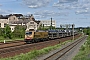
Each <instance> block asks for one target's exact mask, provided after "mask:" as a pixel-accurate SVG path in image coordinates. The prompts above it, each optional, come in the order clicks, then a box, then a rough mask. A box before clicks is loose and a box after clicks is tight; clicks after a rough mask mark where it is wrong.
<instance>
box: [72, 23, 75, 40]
mask: <svg viewBox="0 0 90 60" xmlns="http://www.w3.org/2000/svg"><path fill="white" fill-rule="evenodd" d="M74 26H75V25H74V24H72V30H73V40H74Z"/></svg>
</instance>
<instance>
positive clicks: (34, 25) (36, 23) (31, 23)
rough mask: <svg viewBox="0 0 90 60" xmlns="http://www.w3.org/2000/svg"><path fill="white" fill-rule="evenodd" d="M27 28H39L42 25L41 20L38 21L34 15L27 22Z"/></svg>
mask: <svg viewBox="0 0 90 60" xmlns="http://www.w3.org/2000/svg"><path fill="white" fill-rule="evenodd" d="M26 25H27V29H26V30H35V31H36V30H37V29H38V28H39V26H40V25H41V22H40V21H36V20H35V18H34V17H33V15H31V17H30V21H29V22H28V23H27V24H26Z"/></svg>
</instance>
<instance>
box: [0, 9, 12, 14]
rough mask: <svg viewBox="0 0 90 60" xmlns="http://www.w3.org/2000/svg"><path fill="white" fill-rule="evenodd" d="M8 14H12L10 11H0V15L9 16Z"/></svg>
mask: <svg viewBox="0 0 90 60" xmlns="http://www.w3.org/2000/svg"><path fill="white" fill-rule="evenodd" d="M10 13H12V11H11V10H2V9H0V14H10Z"/></svg>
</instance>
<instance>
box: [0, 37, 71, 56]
mask: <svg viewBox="0 0 90 60" xmlns="http://www.w3.org/2000/svg"><path fill="white" fill-rule="evenodd" d="M69 39H72V37H71V38H70V37H67V38H62V39H61V40H62V41H63V42H64V41H66V40H69ZM59 41H60V40H51V41H45V42H39V43H33V44H19V45H11V46H7V47H1V46H0V57H10V56H15V55H18V54H20V53H26V52H29V51H32V50H35V49H36V50H39V49H42V48H44V47H48V46H53V45H56V44H59V43H60V42H59ZM62 41H61V42H62Z"/></svg>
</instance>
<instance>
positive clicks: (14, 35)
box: [0, 25, 26, 39]
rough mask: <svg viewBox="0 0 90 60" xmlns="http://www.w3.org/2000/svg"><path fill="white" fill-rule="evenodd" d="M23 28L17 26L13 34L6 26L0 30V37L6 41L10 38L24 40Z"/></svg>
mask: <svg viewBox="0 0 90 60" xmlns="http://www.w3.org/2000/svg"><path fill="white" fill-rule="evenodd" d="M25 29H26V28H25V27H24V26H19V25H17V26H16V27H15V29H14V31H13V32H11V28H10V27H9V25H7V26H6V27H5V28H0V36H2V37H4V38H8V39H12V38H24V35H25Z"/></svg>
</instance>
